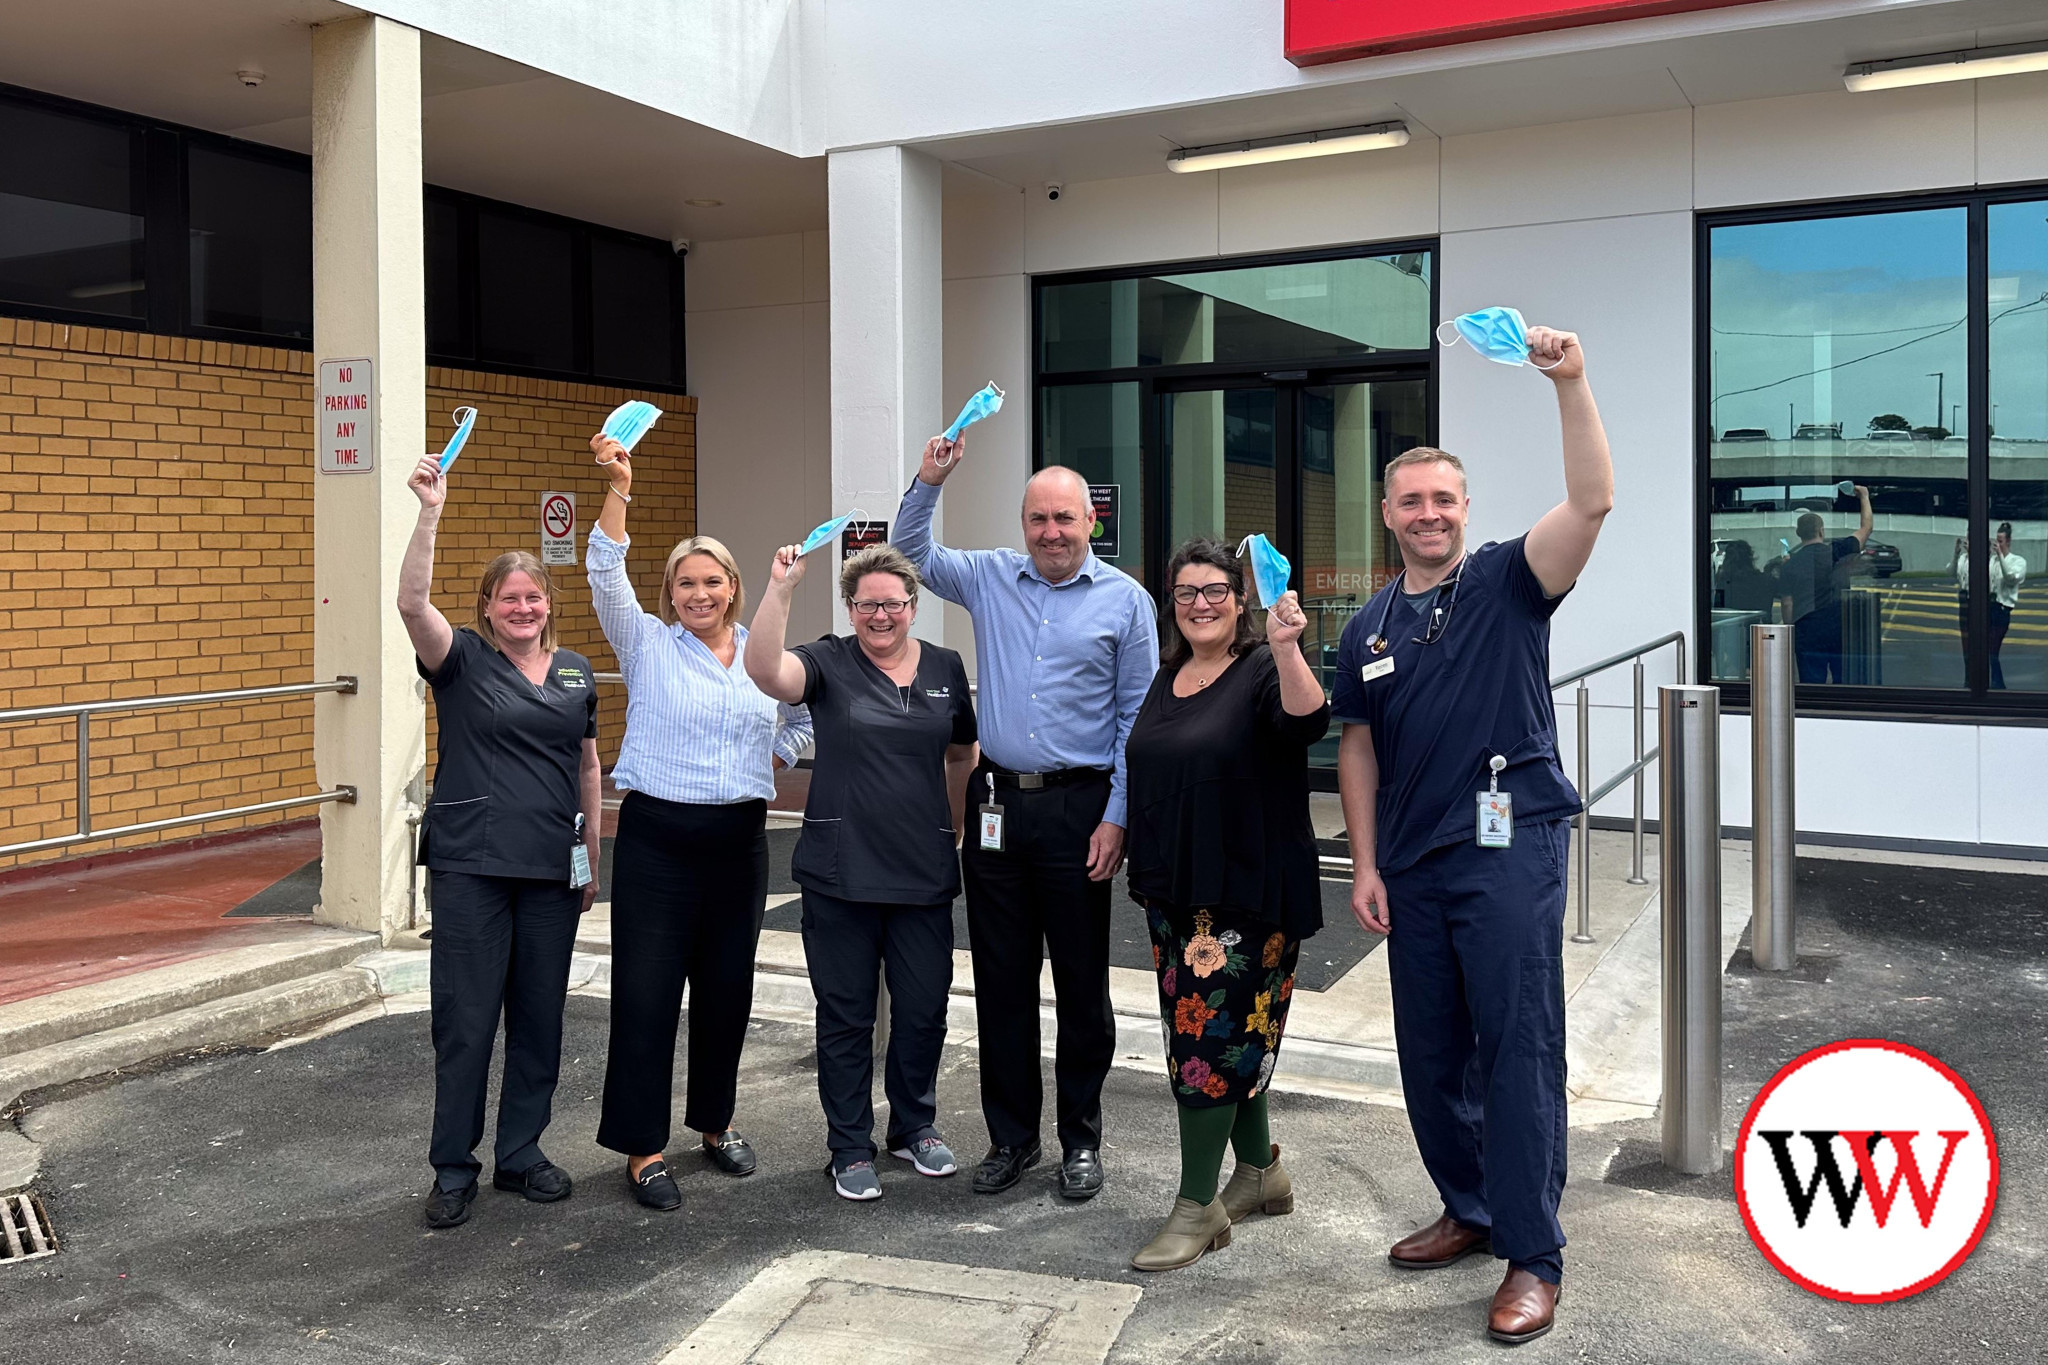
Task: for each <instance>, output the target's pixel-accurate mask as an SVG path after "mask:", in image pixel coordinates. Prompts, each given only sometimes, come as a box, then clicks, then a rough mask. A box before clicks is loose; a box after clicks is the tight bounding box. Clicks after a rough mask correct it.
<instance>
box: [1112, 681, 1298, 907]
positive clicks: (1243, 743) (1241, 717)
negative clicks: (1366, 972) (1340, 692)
mask: <svg viewBox="0 0 2048 1365" xmlns="http://www.w3.org/2000/svg"><path fill="white" fill-rule="evenodd" d="M1179 671H1180V670H1179V669H1177V668H1162V669H1160V670H1159V673H1158V676H1156V677H1155V678H1153V679H1152V690H1151V691H1149V692H1147V693H1146V694H1145V702H1144V705H1142V706H1140V707H1139V708H1138V719H1137V721H1136V723H1135V724H1133V725H1132V726H1131V737H1130V739H1129V741H1128V742H1127V743H1126V745H1125V748H1124V771H1125V772H1126V773H1128V774H1129V778H1130V797H1131V801H1130V821H1131V825H1130V837H1129V840H1128V843H1127V845H1126V847H1127V850H1128V854H1127V862H1128V865H1129V867H1130V877H1131V894H1132V896H1134V897H1137V898H1140V899H1143V900H1159V901H1165V902H1166V903H1167V904H1169V905H1175V906H1179V907H1181V908H1183V909H1195V908H1206V907H1210V906H1215V907H1219V908H1225V909H1231V910H1236V911H1238V912H1240V913H1242V914H1245V915H1248V916H1250V917H1251V918H1253V919H1256V920H1259V921H1261V922H1263V923H1266V924H1274V925H1278V926H1279V927H1280V928H1281V930H1283V931H1284V932H1285V933H1286V935H1287V937H1288V938H1291V939H1303V938H1307V937H1308V936H1309V935H1311V934H1313V933H1315V932H1316V931H1317V930H1318V929H1320V928H1322V927H1323V896H1322V886H1321V885H1320V882H1319V880H1318V877H1319V868H1318V865H1317V863H1316V839H1315V827H1314V825H1313V824H1312V823H1311V821H1310V819H1309V812H1308V748H1309V746H1310V745H1311V744H1314V743H1315V742H1316V741H1317V740H1319V739H1321V738H1322V737H1323V734H1324V732H1325V731H1327V730H1328V729H1329V728H1330V708H1329V707H1328V706H1322V707H1318V708H1317V709H1316V710H1314V711H1312V712H1310V713H1309V714H1308V715H1305V716H1291V715H1289V714H1288V713H1287V708H1286V707H1285V706H1284V705H1283V704H1282V703H1281V699H1280V668H1279V665H1278V664H1277V663H1275V662H1274V660H1273V651H1272V650H1271V649H1270V648H1269V647H1267V646H1266V645H1264V644H1258V645H1254V646H1253V647H1252V648H1250V649H1249V650H1247V651H1245V653H1244V655H1243V656H1242V657H1241V658H1239V659H1238V660H1237V662H1236V663H1233V664H1232V665H1231V666H1230V667H1229V668H1226V669H1224V670H1223V673H1222V674H1221V676H1219V677H1218V678H1217V679H1216V681H1215V682H1213V683H1211V684H1210V685H1209V686H1208V687H1205V688H1203V689H1202V690H1200V691H1198V692H1195V693H1193V694H1192V695H1190V696H1186V697H1176V696H1175V695H1173V680H1174V677H1175V675H1176V674H1177V673H1178V672H1179Z"/></svg>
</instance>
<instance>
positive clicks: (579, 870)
mask: <svg viewBox="0 0 2048 1365" xmlns="http://www.w3.org/2000/svg"><path fill="white" fill-rule="evenodd" d="M569 885H570V886H572V887H582V886H588V885H590V849H589V848H588V847H587V846H586V845H583V844H577V845H576V846H575V847H574V848H571V849H570V850H569Z"/></svg>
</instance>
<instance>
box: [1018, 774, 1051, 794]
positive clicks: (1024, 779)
mask: <svg viewBox="0 0 2048 1365" xmlns="http://www.w3.org/2000/svg"><path fill="white" fill-rule="evenodd" d="M1044 788H1045V774H1044V773H1018V774H1017V790H1019V791H1027V792H1035V791H1042V790H1044Z"/></svg>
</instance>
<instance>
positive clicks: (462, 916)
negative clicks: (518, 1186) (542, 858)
mask: <svg viewBox="0 0 2048 1365" xmlns="http://www.w3.org/2000/svg"><path fill="white" fill-rule="evenodd" d="M428 875H429V876H430V877H431V878H432V880H433V904H434V936H433V938H432V939H431V940H429V942H430V945H431V947H430V950H429V951H430V956H431V965H432V969H433V987H432V994H433V1002H434V1018H433V1034H434V1136H433V1139H432V1145H431V1146H430V1147H429V1149H428V1153H427V1155H428V1159H429V1160H430V1161H432V1162H433V1163H434V1169H435V1172H436V1177H435V1178H436V1179H437V1180H438V1181H439V1183H440V1185H441V1187H442V1188H444V1189H451V1190H453V1189H460V1188H462V1187H463V1186H464V1185H467V1184H469V1183H470V1182H471V1181H473V1180H475V1179H476V1176H477V1172H478V1171H480V1170H482V1169H483V1166H482V1163H480V1162H478V1161H477V1159H476V1156H475V1152H476V1146H477V1144H478V1143H479V1142H481V1141H483V1136H484V1094H485V1091H486V1090H487V1089H488V1088H489V1086H490V1079H491V1047H492V1044H493V1043H494V1042H495V1041H496V1038H497V1033H498V1019H499V1016H500V1015H502V1016H503V1017H504V1020H505V1081H504V1085H503V1086H502V1087H501V1088H500V1090H499V1093H498V1138H497V1145H496V1161H497V1168H498V1169H499V1170H501V1171H523V1170H525V1169H526V1168H527V1167H529V1166H531V1165H533V1164H534V1163H535V1162H537V1161H540V1160H542V1159H543V1158H542V1156H541V1150H540V1135H541V1133H542V1132H544V1131H545V1130H546V1129H547V1126H548V1117H549V1115H550V1113H551V1111H552V1110H553V1107H554V1098H555V1081H556V1079H557V1078H558V1076H559V1075H560V1073H561V1069H562V1002H563V1000H564V999H566V998H567V996H568V992H569V957H570V955H571V953H573V952H574V951H575V947H576V920H577V917H578V915H579V913H580V912H581V911H582V909H583V892H582V890H581V889H580V888H578V887H572V886H570V885H569V884H568V881H567V879H566V878H564V879H563V880H561V881H533V880H530V879H528V878H524V877H482V876H477V875H475V874H473V873H468V872H442V871H438V870H436V871H433V872H430V873H429V874H428Z"/></svg>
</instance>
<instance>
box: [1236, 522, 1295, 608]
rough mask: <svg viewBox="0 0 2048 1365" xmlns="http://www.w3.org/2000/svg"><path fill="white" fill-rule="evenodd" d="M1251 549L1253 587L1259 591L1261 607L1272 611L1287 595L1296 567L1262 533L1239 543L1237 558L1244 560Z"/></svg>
mask: <svg viewBox="0 0 2048 1365" xmlns="http://www.w3.org/2000/svg"><path fill="white" fill-rule="evenodd" d="M1247 547H1249V548H1250V550H1251V560H1252V586H1253V587H1255V588H1256V589H1258V594H1259V606H1260V607H1261V608H1263V609H1264V610H1267V611H1271V610H1272V609H1273V604H1274V603H1275V602H1278V601H1279V600H1280V599H1281V598H1282V597H1284V596H1286V594H1287V580H1288V578H1289V577H1291V576H1292V574H1293V572H1294V566H1293V565H1291V564H1289V563H1288V562H1287V556H1286V555H1283V554H1281V553H1280V552H1279V551H1278V550H1276V549H1274V548H1273V542H1272V541H1270V540H1268V539H1266V537H1265V535H1264V534H1263V533H1261V532H1258V531H1254V532H1252V533H1251V534H1250V535H1248V536H1246V537H1245V538H1244V539H1243V540H1240V541H1239V542H1238V543H1237V557H1238V558H1239V559H1243V558H1244V556H1245V550H1246V548H1247Z"/></svg>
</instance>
